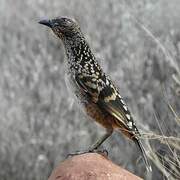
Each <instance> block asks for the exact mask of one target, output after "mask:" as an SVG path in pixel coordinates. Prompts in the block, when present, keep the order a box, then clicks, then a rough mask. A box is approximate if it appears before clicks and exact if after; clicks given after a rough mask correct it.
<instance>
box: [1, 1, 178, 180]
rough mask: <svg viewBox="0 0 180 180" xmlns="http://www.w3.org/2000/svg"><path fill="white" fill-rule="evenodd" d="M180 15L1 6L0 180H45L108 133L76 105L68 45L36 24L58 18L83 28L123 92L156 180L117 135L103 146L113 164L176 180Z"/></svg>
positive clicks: (159, 9)
mask: <svg viewBox="0 0 180 180" xmlns="http://www.w3.org/2000/svg"><path fill="white" fill-rule="evenodd" d="M167 12H168V13H167ZM179 12H180V2H179V0H172V1H171V2H170V1H169V0H158V1H154V0H139V1H136V2H135V1H133V0H128V1H124V0H122V1H119V0H109V1H104V0H98V1H96V0H91V1H87V0H61V1H59V0H53V1H46V0H27V1H22V0H16V1H13V0H1V1H0V21H1V28H0V35H1V36H0V57H1V61H0V63H1V65H0V87H1V90H0V100H1V101H0V117H1V118H0V123H1V126H0V169H1V171H0V179H3V180H6V179H13V180H14V179H18V180H19V179H26V180H28V179H33V180H39V179H40V180H43V179H47V177H48V175H49V173H50V172H51V170H52V168H54V166H55V165H56V164H57V163H59V161H61V160H63V159H64V158H65V156H66V155H67V154H68V153H69V152H72V151H75V150H79V149H84V148H86V147H87V146H88V145H89V144H91V143H92V142H94V141H95V139H96V138H97V137H98V136H99V135H100V134H101V133H102V129H100V128H99V127H96V126H95V125H94V124H93V123H91V122H90V121H87V120H86V118H85V117H84V115H83V114H82V113H81V112H80V110H79V109H78V107H76V105H73V106H70V104H72V97H70V96H69V94H68V92H67V89H66V86H65V82H64V73H65V69H64V64H65V61H64V51H63V46H62V44H61V43H60V42H59V41H57V39H56V38H54V37H53V36H52V33H49V31H48V30H47V29H46V28H43V27H41V26H39V25H38V23H37V21H38V20H39V19H40V17H44V16H48V17H54V16H58V15H67V16H73V17H75V18H76V19H77V20H78V21H79V22H80V24H81V27H82V30H83V32H84V33H85V35H86V38H87V39H88V41H89V43H90V45H91V47H92V48H93V49H94V52H95V53H96V55H97V56H98V57H99V59H100V63H101V64H102V66H103V67H104V69H105V70H106V72H107V73H108V74H110V75H111V77H112V79H114V80H115V82H116V84H117V85H119V87H120V90H121V94H122V96H124V97H125V100H126V102H127V104H128V105H129V107H130V109H131V111H132V113H133V115H134V118H135V120H136V123H137V125H138V126H139V128H140V129H141V130H142V132H145V133H144V137H143V138H144V141H145V142H146V143H147V151H148V152H149V157H150V158H151V159H152V166H153V174H152V175H148V174H146V173H145V167H144V164H143V162H142V161H139V162H137V159H138V156H139V152H138V151H137V152H136V147H135V146H134V145H133V143H132V142H129V141H127V140H126V139H125V138H123V137H119V135H118V134H114V136H113V137H112V138H110V139H109V140H108V141H107V142H106V143H105V144H104V147H105V148H107V150H108V151H109V155H110V158H112V160H113V161H115V162H116V163H118V164H120V165H121V166H123V167H125V168H127V169H129V170H130V171H132V172H134V173H136V174H137V175H139V176H142V177H144V178H145V179H163V178H164V179H177V178H178V177H179V176H180V174H179V172H180V171H179V166H180V163H179V161H180V159H179V157H180V140H179V138H180V135H179V132H180V127H179V124H180V118H179V112H180V111H179V110H180V101H179V97H180V70H179V68H180V30H179V29H180V22H179ZM118 144H119V146H118ZM127 157H128V158H127Z"/></svg>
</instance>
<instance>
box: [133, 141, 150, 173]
mask: <svg viewBox="0 0 180 180" xmlns="http://www.w3.org/2000/svg"><path fill="white" fill-rule="evenodd" d="M133 140H134V142H135V143H136V144H137V146H138V147H139V149H140V151H141V153H142V156H143V160H144V163H145V165H146V169H147V171H150V172H151V171H152V168H151V165H150V163H149V161H148V158H147V155H146V151H145V149H144V147H143V145H142V143H141V141H140V140H138V139H137V138H134V139H133Z"/></svg>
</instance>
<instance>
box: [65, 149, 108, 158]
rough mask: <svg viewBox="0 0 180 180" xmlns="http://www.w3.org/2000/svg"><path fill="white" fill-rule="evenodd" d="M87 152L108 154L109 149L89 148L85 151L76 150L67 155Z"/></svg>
mask: <svg viewBox="0 0 180 180" xmlns="http://www.w3.org/2000/svg"><path fill="white" fill-rule="evenodd" d="M85 153H99V154H103V155H105V156H108V151H107V150H106V149H103V150H98V149H89V150H85V151H76V152H73V153H70V154H68V155H67V157H70V156H75V155H81V154H85Z"/></svg>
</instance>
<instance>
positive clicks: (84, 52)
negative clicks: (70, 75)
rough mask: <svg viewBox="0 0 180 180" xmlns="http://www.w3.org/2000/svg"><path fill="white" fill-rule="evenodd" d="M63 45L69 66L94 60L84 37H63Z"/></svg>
mask: <svg viewBox="0 0 180 180" xmlns="http://www.w3.org/2000/svg"><path fill="white" fill-rule="evenodd" d="M64 46H65V50H66V55H67V58H68V64H70V66H71V65H75V64H77V63H82V62H85V61H86V62H87V61H94V60H95V57H94V55H93V53H92V51H91V49H90V47H89V45H88V43H87V42H86V40H85V38H84V37H77V38H76V39H65V40H64Z"/></svg>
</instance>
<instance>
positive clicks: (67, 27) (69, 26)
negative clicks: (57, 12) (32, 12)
mask: <svg viewBox="0 0 180 180" xmlns="http://www.w3.org/2000/svg"><path fill="white" fill-rule="evenodd" d="M39 23H40V24H43V25H45V26H48V27H49V28H51V29H52V31H53V32H54V33H55V35H56V36H58V37H59V38H61V39H64V38H71V37H73V36H75V35H77V34H78V33H80V32H81V31H80V27H79V25H78V23H77V22H76V21H75V20H73V19H70V18H67V17H57V18H54V19H43V20H41V21H39Z"/></svg>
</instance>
